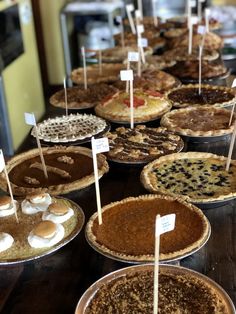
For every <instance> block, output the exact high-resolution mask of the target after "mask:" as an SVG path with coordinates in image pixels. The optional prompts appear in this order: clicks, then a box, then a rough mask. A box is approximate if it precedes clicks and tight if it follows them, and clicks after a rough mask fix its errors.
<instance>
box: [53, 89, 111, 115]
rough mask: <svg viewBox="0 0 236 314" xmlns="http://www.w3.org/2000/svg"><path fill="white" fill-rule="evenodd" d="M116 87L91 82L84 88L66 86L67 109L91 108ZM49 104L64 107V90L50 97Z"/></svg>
mask: <svg viewBox="0 0 236 314" xmlns="http://www.w3.org/2000/svg"><path fill="white" fill-rule="evenodd" d="M115 91H116V89H115V88H114V87H113V86H111V85H108V84H105V83H98V84H92V85H89V86H88V87H87V89H84V87H78V86H74V87H68V88H67V89H66V92H67V108H68V109H77V110H80V109H87V108H92V107H94V106H96V105H98V104H99V103H100V101H101V100H102V99H103V98H105V97H107V96H108V95H109V94H113V93H114V92H115ZM49 102H50V104H51V105H53V106H54V107H59V108H64V109H65V108H66V103H65V90H64V89H61V90H59V91H58V92H56V93H55V94H53V95H52V96H51V97H50V100H49Z"/></svg>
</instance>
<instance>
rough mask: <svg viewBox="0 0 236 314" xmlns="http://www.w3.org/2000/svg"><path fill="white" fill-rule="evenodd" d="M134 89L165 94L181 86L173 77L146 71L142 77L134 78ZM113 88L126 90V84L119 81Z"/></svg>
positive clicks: (156, 71)
mask: <svg viewBox="0 0 236 314" xmlns="http://www.w3.org/2000/svg"><path fill="white" fill-rule="evenodd" d="M133 84H134V88H142V89H149V90H154V91H160V92H164V91H167V90H169V89H172V88H174V87H177V86H180V85H181V83H180V81H179V80H178V79H177V78H175V77H174V76H173V75H170V74H168V73H166V72H164V71H159V70H144V71H142V75H141V76H140V77H139V76H135V77H134V81H133ZM113 86H114V87H116V88H118V89H120V90H124V89H125V88H126V82H124V81H121V80H118V81H116V82H115V83H113Z"/></svg>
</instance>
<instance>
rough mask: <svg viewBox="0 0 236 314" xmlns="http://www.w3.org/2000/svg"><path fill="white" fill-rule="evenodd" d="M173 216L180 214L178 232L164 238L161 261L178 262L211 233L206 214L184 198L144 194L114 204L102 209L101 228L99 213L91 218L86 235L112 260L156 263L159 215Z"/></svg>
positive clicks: (200, 244) (162, 237)
mask: <svg viewBox="0 0 236 314" xmlns="http://www.w3.org/2000/svg"><path fill="white" fill-rule="evenodd" d="M172 213H175V214H176V225H175V229H174V230H173V231H172V232H167V233H165V234H163V235H162V236H161V241H160V260H162V261H163V260H174V259H178V258H181V257H183V256H186V255H189V254H192V252H193V251H196V250H197V249H199V248H200V247H201V246H202V245H203V244H204V243H205V242H206V241H207V239H208V237H209V233H210V224H209V222H208V220H207V218H206V217H205V216H204V215H203V213H202V211H201V210H200V209H198V208H197V207H195V206H193V205H192V204H189V203H187V202H185V201H183V200H182V199H180V198H176V197H175V198H173V197H169V196H161V195H142V196H139V197H128V198H126V199H123V200H121V201H119V202H114V203H110V204H108V205H106V206H104V207H103V209H102V220H103V223H102V224H101V225H99V224H98V218H97V213H95V214H93V215H92V217H91V218H90V219H89V222H88V224H87V226H86V236H87V239H88V241H89V243H90V244H91V245H92V246H93V247H94V248H95V249H96V250H98V251H99V252H100V253H102V254H105V255H106V254H108V255H109V256H110V257H113V258H116V259H120V260H123V261H132V262H148V261H153V260H154V247H155V245H154V244H155V232H154V230H155V219H156V215H157V214H160V215H161V216H164V215H167V214H172ZM186 221H188V223H186Z"/></svg>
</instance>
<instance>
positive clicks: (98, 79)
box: [71, 63, 125, 84]
mask: <svg viewBox="0 0 236 314" xmlns="http://www.w3.org/2000/svg"><path fill="white" fill-rule="evenodd" d="M121 70H125V65H124V64H122V63H104V64H102V73H100V67H99V65H98V64H93V65H88V66H87V67H86V71H87V83H88V84H95V83H110V82H115V81H116V80H117V79H118V77H119V75H120V71H121ZM71 79H72V81H73V82H74V83H76V84H84V69H83V68H78V69H75V70H73V71H72V73H71Z"/></svg>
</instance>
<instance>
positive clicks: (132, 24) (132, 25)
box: [126, 4, 136, 34]
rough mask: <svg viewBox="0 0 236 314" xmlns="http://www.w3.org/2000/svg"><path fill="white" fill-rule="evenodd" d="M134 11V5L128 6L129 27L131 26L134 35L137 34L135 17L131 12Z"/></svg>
mask: <svg viewBox="0 0 236 314" xmlns="http://www.w3.org/2000/svg"><path fill="white" fill-rule="evenodd" d="M132 9H133V6H132V5H129V4H128V5H126V13H127V17H128V20H129V25H130V28H131V31H132V33H133V34H136V29H135V26H134V20H133V17H132V15H131V11H132Z"/></svg>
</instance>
